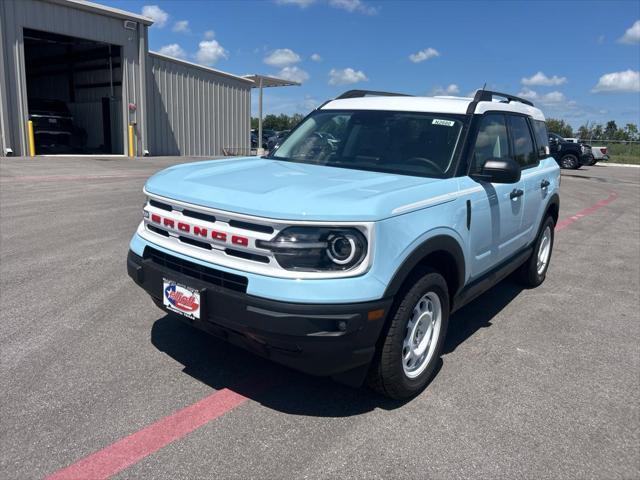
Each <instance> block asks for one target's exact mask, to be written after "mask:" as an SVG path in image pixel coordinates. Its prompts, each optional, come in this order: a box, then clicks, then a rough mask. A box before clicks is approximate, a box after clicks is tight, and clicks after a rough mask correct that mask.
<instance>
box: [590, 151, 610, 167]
mask: <svg viewBox="0 0 640 480" xmlns="http://www.w3.org/2000/svg"><path fill="white" fill-rule="evenodd" d="M591 153H592V154H593V165H595V164H596V163H598V162H599V161H601V160H602V161H603V162H606V161H608V160H609V150H607V147H591Z"/></svg>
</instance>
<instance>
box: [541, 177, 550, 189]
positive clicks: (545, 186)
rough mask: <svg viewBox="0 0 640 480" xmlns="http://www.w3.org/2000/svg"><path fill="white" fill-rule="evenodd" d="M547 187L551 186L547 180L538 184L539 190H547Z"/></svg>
mask: <svg viewBox="0 0 640 480" xmlns="http://www.w3.org/2000/svg"><path fill="white" fill-rule="evenodd" d="M549 185H551V183H549V180H547V179H546V178H545V179H544V180H542V182H540V188H542V189H545V188H547V187H548V186H549Z"/></svg>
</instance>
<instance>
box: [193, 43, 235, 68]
mask: <svg viewBox="0 0 640 480" xmlns="http://www.w3.org/2000/svg"><path fill="white" fill-rule="evenodd" d="M198 47H199V48H198V52H197V53H196V59H197V60H198V62H200V63H202V64H204V65H213V64H214V63H216V62H217V61H218V60H220V59H221V58H228V57H229V53H228V52H227V51H226V50H225V49H224V48H222V45H220V44H219V43H218V41H217V40H203V41H202V42H200V43H199V44H198Z"/></svg>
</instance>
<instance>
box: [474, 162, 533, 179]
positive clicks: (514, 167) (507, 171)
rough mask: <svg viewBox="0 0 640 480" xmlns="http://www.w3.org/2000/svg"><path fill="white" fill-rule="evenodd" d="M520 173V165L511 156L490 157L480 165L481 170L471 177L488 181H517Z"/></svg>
mask: <svg viewBox="0 0 640 480" xmlns="http://www.w3.org/2000/svg"><path fill="white" fill-rule="evenodd" d="M520 174H521V169H520V165H518V163H517V162H516V161H515V160H513V159H512V158H491V159H489V160H487V161H486V162H485V164H484V165H483V166H482V172H481V173H479V174H475V175H472V178H474V179H476V180H480V181H482V182H490V183H517V182H519V181H520Z"/></svg>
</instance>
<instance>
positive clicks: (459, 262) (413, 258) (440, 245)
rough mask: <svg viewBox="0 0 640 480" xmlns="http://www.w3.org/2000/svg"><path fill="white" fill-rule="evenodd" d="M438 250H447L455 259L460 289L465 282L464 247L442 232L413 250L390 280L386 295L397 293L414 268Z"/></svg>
mask: <svg viewBox="0 0 640 480" xmlns="http://www.w3.org/2000/svg"><path fill="white" fill-rule="evenodd" d="M438 251H445V252H447V253H448V254H450V255H451V256H452V257H453V258H454V259H455V264H456V265H455V266H456V273H457V290H460V288H462V286H463V285H464V283H465V260H464V253H463V251H462V247H461V246H460V244H459V243H458V241H457V240H456V239H455V238H453V237H452V236H450V235H442V234H441V235H436V236H434V237H431V238H429V239H427V240H425V241H424V242H423V243H421V244H420V245H419V246H418V247H416V248H415V249H414V250H413V252H411V254H410V255H409V256H408V257H407V258H406V259H405V260H404V262H402V265H400V267H399V268H398V269H397V270H396V272H395V273H394V275H393V278H392V280H391V282H389V285H387V289H386V290H385V292H384V297H385V298H389V297H391V296H394V295H396V294H397V293H398V291H399V290H400V288H401V287H402V284H403V283H404V282H405V280H406V279H407V278H408V277H409V275H410V274H411V272H412V271H413V269H414V268H415V267H416V266H417V265H418V264H419V263H420V262H422V261H423V260H424V259H425V258H426V257H427V256H428V255H430V254H432V253H434V252H438ZM456 293H457V292H452V294H453V295H455V294H456ZM453 295H452V296H453Z"/></svg>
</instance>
